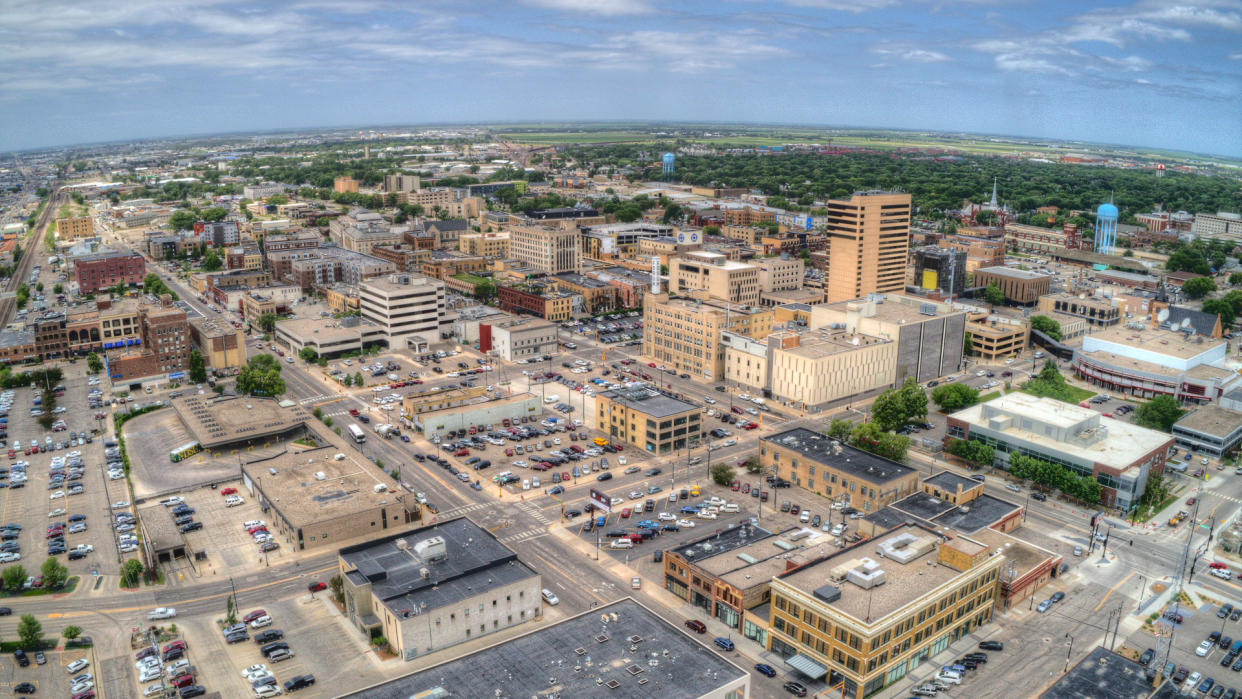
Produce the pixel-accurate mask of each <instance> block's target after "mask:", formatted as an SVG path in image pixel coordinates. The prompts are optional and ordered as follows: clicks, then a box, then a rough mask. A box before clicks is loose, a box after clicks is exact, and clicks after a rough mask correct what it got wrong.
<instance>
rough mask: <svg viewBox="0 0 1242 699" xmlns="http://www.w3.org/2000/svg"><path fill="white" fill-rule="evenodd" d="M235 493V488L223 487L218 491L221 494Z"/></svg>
mask: <svg viewBox="0 0 1242 699" xmlns="http://www.w3.org/2000/svg"><path fill="white" fill-rule="evenodd" d="M236 493H237V488H225V489H224V490H221V491H220V494H221V495H235V494H236Z"/></svg>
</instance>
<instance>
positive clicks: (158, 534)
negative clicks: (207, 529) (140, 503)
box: [138, 502, 185, 551]
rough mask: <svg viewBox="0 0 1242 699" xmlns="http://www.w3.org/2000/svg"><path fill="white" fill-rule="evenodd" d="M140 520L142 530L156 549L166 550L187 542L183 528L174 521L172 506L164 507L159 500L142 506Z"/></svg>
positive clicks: (139, 511)
mask: <svg viewBox="0 0 1242 699" xmlns="http://www.w3.org/2000/svg"><path fill="white" fill-rule="evenodd" d="M138 521H139V522H141V523H142V531H143V532H144V533H145V535H146V537H147V540H148V541H150V542H151V548H152V549H153V550H155V551H166V550H168V549H173V548H176V547H178V546H181V545H182V544H184V543H185V537H183V536H182V535H181V529H180V528H179V527H178V526H177V523H176V522H174V521H173V517H172V508H171V507H164V506H163V505H161V504H159V503H158V502H157V503H154V504H151V505H146V506H144V507H140V508H138Z"/></svg>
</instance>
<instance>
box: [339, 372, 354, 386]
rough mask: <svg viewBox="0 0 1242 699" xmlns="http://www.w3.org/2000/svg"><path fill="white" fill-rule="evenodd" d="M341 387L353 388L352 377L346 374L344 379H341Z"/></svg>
mask: <svg viewBox="0 0 1242 699" xmlns="http://www.w3.org/2000/svg"><path fill="white" fill-rule="evenodd" d="M341 385H342V386H345V387H349V386H353V385H354V377H352V376H350V375H349V374H346V375H345V376H344V377H342V378H341Z"/></svg>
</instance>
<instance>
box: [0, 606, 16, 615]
mask: <svg viewBox="0 0 1242 699" xmlns="http://www.w3.org/2000/svg"><path fill="white" fill-rule="evenodd" d="M12 613H13V610H12V608H10V607H0V616H8V615H10V614H12Z"/></svg>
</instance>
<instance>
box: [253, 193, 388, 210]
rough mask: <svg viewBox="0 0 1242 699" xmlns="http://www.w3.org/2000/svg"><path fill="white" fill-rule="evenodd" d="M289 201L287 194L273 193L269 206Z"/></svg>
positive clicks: (269, 199)
mask: <svg viewBox="0 0 1242 699" xmlns="http://www.w3.org/2000/svg"><path fill="white" fill-rule="evenodd" d="M288 203H289V196H288V195H287V194H273V195H272V196H270V197H268V198H267V205H268V206H280V205H281V204H288ZM374 208H376V209H378V208H380V207H378V206H376V207H374Z"/></svg>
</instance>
